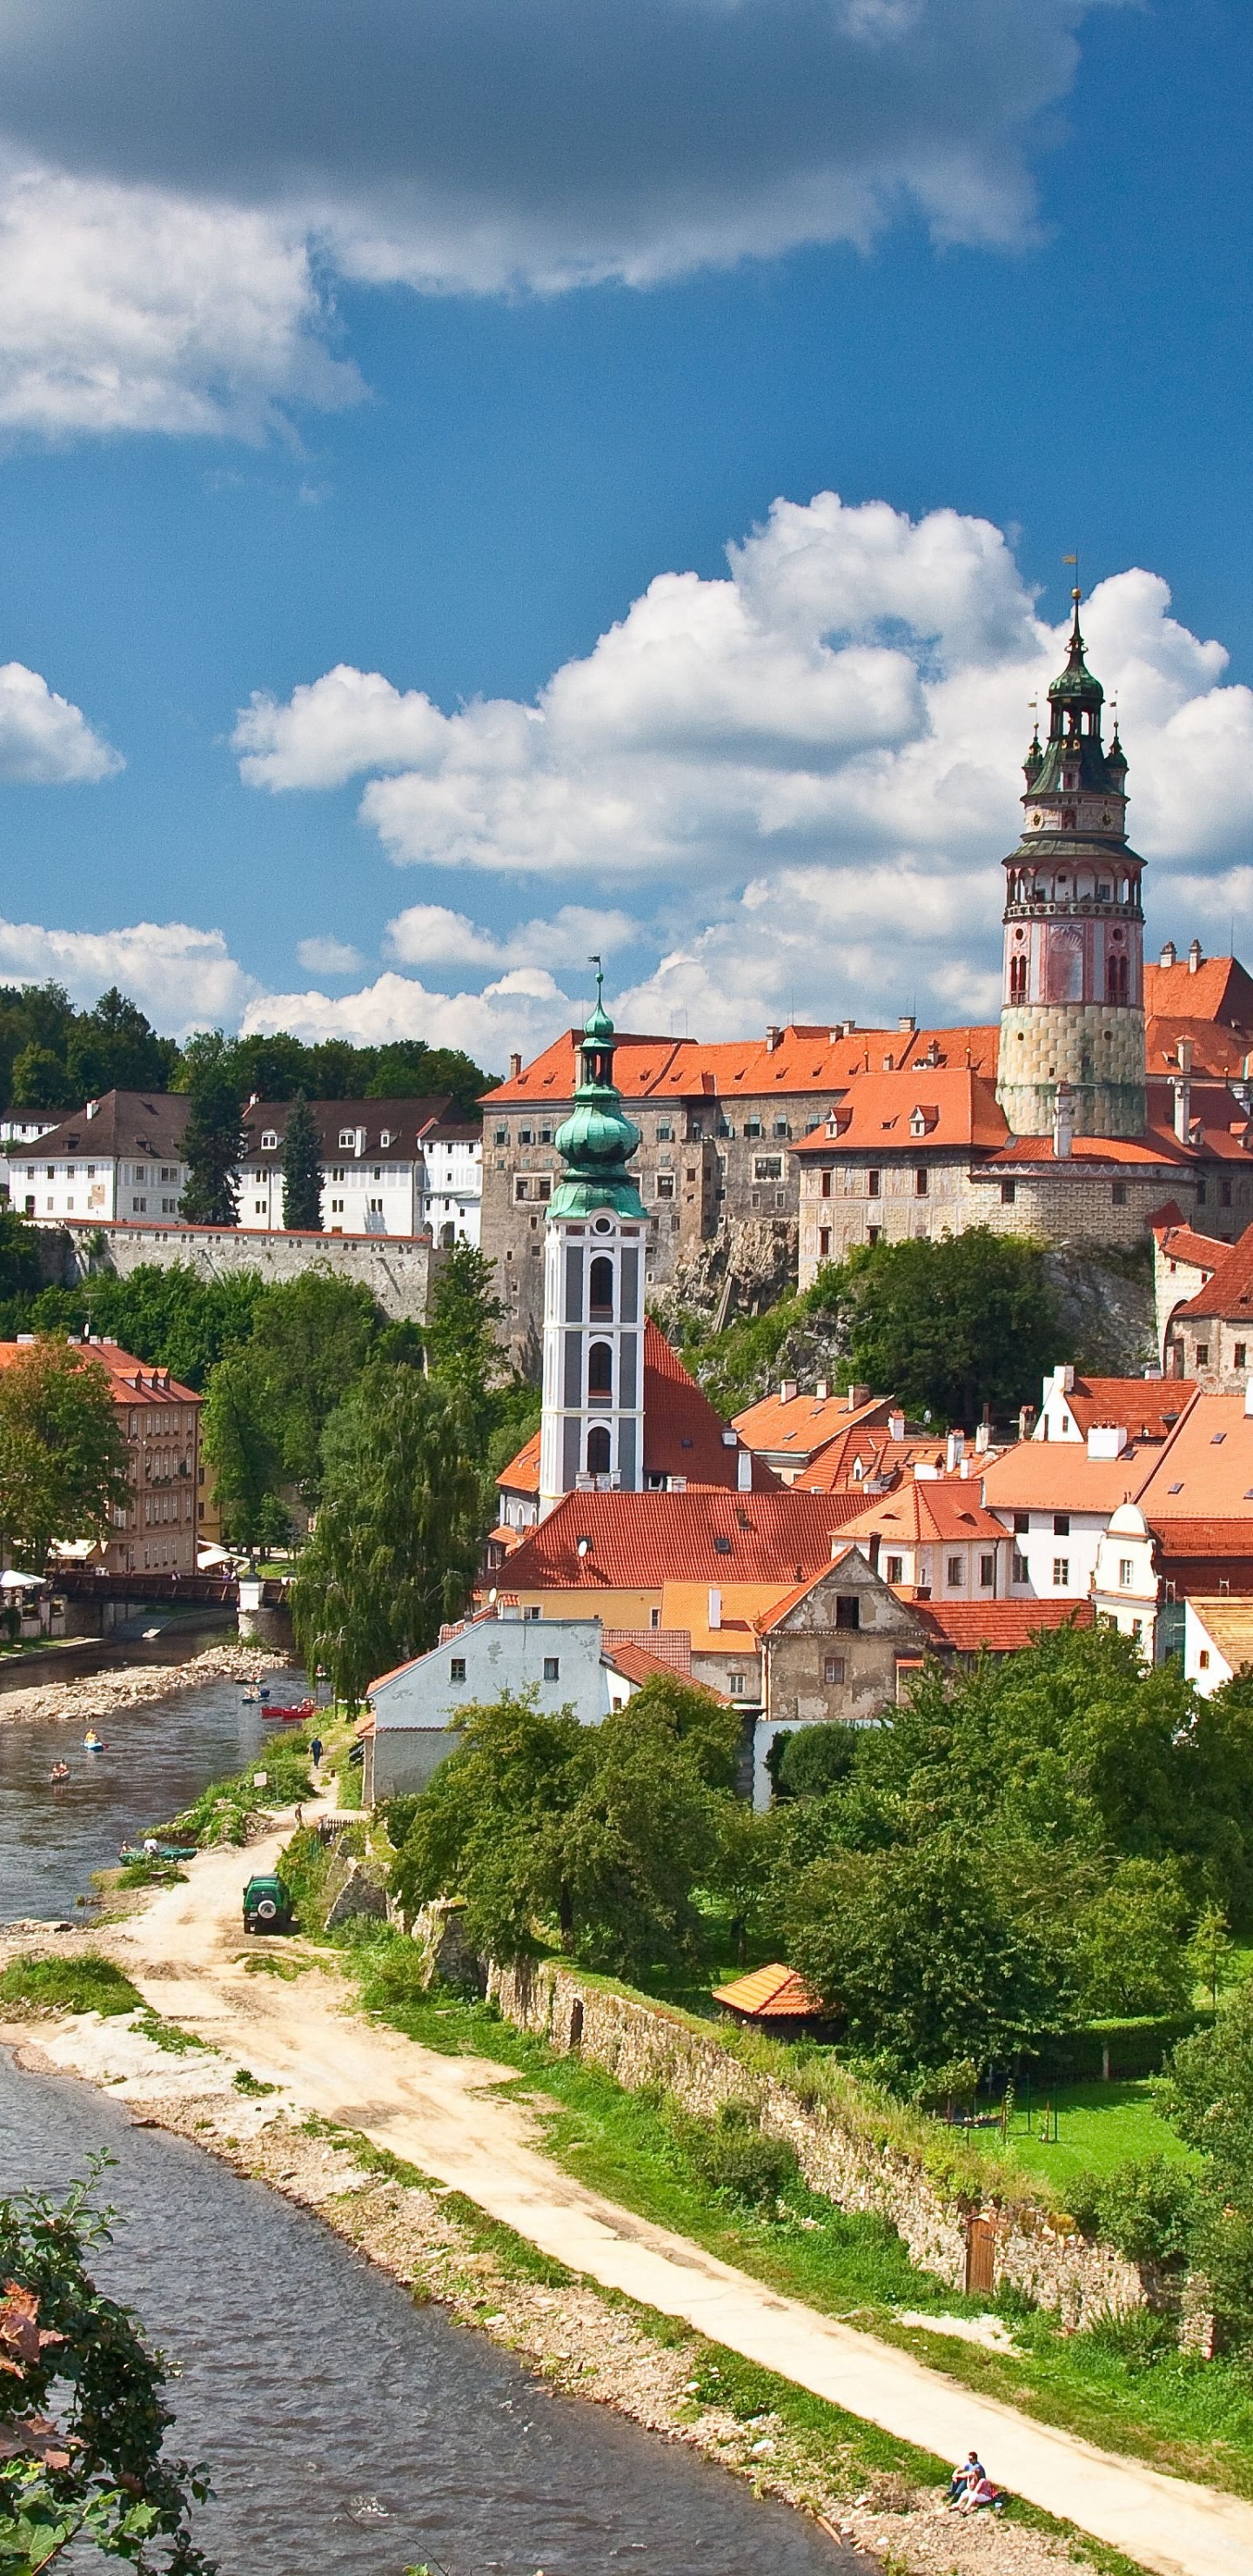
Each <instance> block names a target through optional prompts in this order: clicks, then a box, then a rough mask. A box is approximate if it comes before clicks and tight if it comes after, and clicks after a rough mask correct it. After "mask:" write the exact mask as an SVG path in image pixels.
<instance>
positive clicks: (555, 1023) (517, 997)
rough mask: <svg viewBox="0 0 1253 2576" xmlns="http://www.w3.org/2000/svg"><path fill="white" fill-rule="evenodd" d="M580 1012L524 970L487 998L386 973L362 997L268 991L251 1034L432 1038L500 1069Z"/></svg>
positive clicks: (250, 1019) (246, 1027) (545, 979)
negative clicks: (437, 988)
mask: <svg viewBox="0 0 1253 2576" xmlns="http://www.w3.org/2000/svg"><path fill="white" fill-rule="evenodd" d="M575 1009H576V1006H575V1004H574V1003H573V1002H571V1001H570V1000H569V998H568V997H567V995H566V994H564V993H563V992H562V990H561V988H560V986H559V985H558V984H557V983H555V982H554V979H553V977H552V976H551V975H548V974H545V973H544V972H543V971H542V970H541V969H539V968H536V967H518V968H515V969H514V970H513V972H511V973H510V974H508V975H502V976H501V977H500V978H499V979H498V980H497V981H496V982H495V983H492V984H487V985H485V986H484V989H483V991H482V992H481V993H440V992H432V991H430V990H428V988H427V987H426V986H425V985H424V984H422V983H420V982H419V981H418V979H417V977H416V976H411V975H394V974H383V975H380V976H379V977H378V978H377V980H376V981H375V982H374V983H373V984H367V985H365V986H364V987H363V988H362V990H361V991H360V992H357V993H342V994H340V995H338V996H336V997H334V998H332V996H331V995H330V994H328V993H321V992H317V991H311V992H307V993H265V994H261V995H259V996H258V997H257V998H256V999H254V1000H253V1001H251V1002H250V1003H249V1004H248V1007H247V1009H246V1010H245V1012H244V1016H243V1022H242V1027H243V1033H244V1035H245V1036H249V1035H251V1034H253V1033H254V1032H257V1031H260V1032H262V1033H264V1034H270V1033H271V1032H273V1031H274V1030H277V1029H287V1030H290V1032H291V1033H292V1035H293V1036H294V1037H299V1038H304V1039H306V1040H307V1041H308V1042H309V1043H310V1044H312V1043H314V1042H315V1041H316V1040H318V1039H321V1038H347V1039H348V1040H349V1042H350V1044H352V1045H354V1046H383V1045H386V1044H387V1043H388V1042H389V1041H390V1040H392V1039H394V1038H425V1039H426V1041H427V1043H428V1045H430V1046H448V1047H463V1048H464V1049H465V1051H466V1053H467V1054H468V1055H472V1056H473V1057H474V1058H475V1059H476V1061H477V1062H478V1063H479V1064H482V1065H484V1066H485V1067H487V1068H489V1069H491V1068H494V1069H495V1070H497V1071H499V1070H500V1069H501V1068H502V1067H503V1066H504V1065H505V1064H506V1063H507V1061H508V1058H509V1055H510V1053H511V1051H512V1050H513V1049H514V1048H515V1047H516V1048H518V1049H520V1051H521V1053H522V1054H523V1055H524V1056H530V1055H534V1054H536V1053H537V1052H538V1051H539V1049H540V1048H541V1047H544V1046H547V1045H548V1044H549V1043H550V1042H551V1040H552V1039H553V1038H554V1037H555V1036H556V1035H557V1032H558V1031H559V1030H560V1029H563V1028H567V1027H569V1026H570V1025H571V1022H572V1020H573V1018H574V1016H575Z"/></svg>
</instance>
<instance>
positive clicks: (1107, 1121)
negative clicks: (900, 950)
mask: <svg viewBox="0 0 1253 2576" xmlns="http://www.w3.org/2000/svg"><path fill="white" fill-rule="evenodd" d="M1072 595H1073V598H1074V603H1075V618H1074V626H1073V628H1072V630H1071V637H1070V658H1069V661H1068V662H1067V664H1066V668H1065V670H1064V671H1063V672H1062V674H1061V677H1060V679H1057V680H1054V682H1053V684H1052V687H1051V688H1050V690H1049V735H1048V741H1047V742H1046V743H1043V744H1042V743H1041V741H1040V734H1039V727H1038V726H1037V728H1036V734H1035V739H1034V741H1033V742H1032V745H1031V749H1030V751H1029V752H1028V754H1027V758H1026V761H1025V762H1024V764H1023V767H1024V774H1025V777H1026V781H1027V792H1026V795H1025V796H1024V797H1023V800H1022V801H1023V808H1024V813H1025V818H1026V819H1025V825H1024V829H1023V835H1022V839H1021V841H1020V842H1019V844H1018V847H1017V849H1016V850H1015V851H1014V852H1013V854H1012V856H1011V857H1009V858H1008V859H1006V861H1005V876H1006V904H1005V983H1004V992H1003V996H1002V1005H1001V1041H1000V1057H999V1070H998V1076H997V1085H996V1096H997V1099H998V1100H999V1101H1000V1104H1001V1107H1002V1109H1003V1110H1004V1112H1005V1116H1006V1118H1007V1119H1008V1121H1009V1126H1010V1130H1011V1133H1012V1134H1014V1135H1016V1136H1043V1135H1047V1134H1049V1133H1050V1131H1052V1132H1053V1133H1054V1134H1055V1135H1056V1136H1057V1138H1058V1141H1059V1142H1061V1141H1062V1139H1063V1138H1064V1137H1067V1136H1069V1135H1071V1134H1073V1135H1076V1136H1139V1135H1142V1134H1143V1133H1144V1129H1145V1124H1146V1119H1147V1095H1146V1091H1145V1055H1144V914H1143V911H1142V909H1141V904H1140V877H1141V873H1142V870H1143V867H1144V861H1143V860H1142V859H1140V858H1137V856H1136V853H1135V851H1134V850H1131V849H1129V848H1128V846H1127V794H1126V786H1127V763H1126V761H1125V759H1124V757H1123V751H1122V745H1121V744H1120V742H1119V739H1118V727H1117V724H1115V727H1114V738H1113V741H1112V742H1111V744H1110V747H1109V750H1108V751H1106V750H1105V749H1104V748H1103V746H1102V741H1101V710H1102V707H1103V705H1104V700H1105V692H1104V690H1103V689H1102V687H1101V684H1100V681H1099V680H1094V679H1093V677H1092V674H1091V672H1090V671H1089V670H1088V668H1087V666H1086V664H1085V662H1084V658H1083V637H1082V635H1081V634H1080V632H1079V602H1080V598H1081V596H1082V594H1081V592H1079V591H1078V590H1076V591H1075V592H1074V593H1073V594H1072Z"/></svg>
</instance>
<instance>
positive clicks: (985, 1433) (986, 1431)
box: [975, 1422, 992, 1458]
mask: <svg viewBox="0 0 1253 2576" xmlns="http://www.w3.org/2000/svg"><path fill="white" fill-rule="evenodd" d="M991 1446H992V1425H991V1423H990V1422H981V1423H980V1425H979V1428H978V1430H977V1431H976V1433H975V1447H976V1449H977V1450H978V1453H979V1456H980V1457H981V1458H982V1457H984V1456H985V1455H986V1453H987V1451H988V1450H989V1449H990V1448H991Z"/></svg>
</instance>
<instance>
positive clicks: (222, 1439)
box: [201, 1350, 280, 1549]
mask: <svg viewBox="0 0 1253 2576" xmlns="http://www.w3.org/2000/svg"><path fill="white" fill-rule="evenodd" d="M201 1428H202V1434H203V1439H204V1450H205V1456H206V1458H208V1459H209V1460H210V1462H211V1464H212V1466H213V1470H214V1474H215V1476H216V1479H217V1490H218V1499H219V1502H220V1503H221V1505H222V1508H223V1516H224V1520H225V1523H226V1526H227V1527H228V1528H229V1530H230V1534H231V1536H232V1538H233V1539H235V1540H236V1541H237V1543H238V1544H239V1546H240V1547H246V1548H250V1549H251V1548H257V1547H260V1546H261V1545H262V1544H263V1543H264V1542H265V1541H266V1540H267V1539H268V1538H269V1537H270V1534H271V1525H272V1520H273V1508H274V1505H275V1503H276V1502H277V1498H278V1483H279V1472H280V1460H279V1452H278V1448H277V1445H276V1443H275V1442H274V1440H272V1439H271V1437H270V1435H269V1433H268V1432H267V1430H266V1429H265V1426H264V1424H263V1423H262V1421H261V1419H260V1414H259V1410H258V1406H257V1401H256V1387H255V1379H254V1372H253V1367H252V1363H251V1357H250V1354H249V1352H248V1351H247V1350H243V1351H231V1352H228V1354H227V1356H226V1358H225V1359H223V1360H219V1362H218V1365H217V1367H216V1368H215V1370H214V1372H213V1375H212V1377H211V1378H210V1380H209V1392H208V1395H207V1397H206V1399H205V1407H204V1413H203V1415H202V1417H201Z"/></svg>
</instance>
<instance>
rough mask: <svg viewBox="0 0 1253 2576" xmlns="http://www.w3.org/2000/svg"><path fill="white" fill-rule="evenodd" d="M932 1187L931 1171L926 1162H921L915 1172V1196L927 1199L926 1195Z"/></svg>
mask: <svg viewBox="0 0 1253 2576" xmlns="http://www.w3.org/2000/svg"><path fill="white" fill-rule="evenodd" d="M930 1187H931V1176H930V1173H929V1172H928V1170H927V1166H926V1164H925V1163H920V1164H919V1166H918V1169H917V1171H916V1172H915V1174H914V1197H915V1198H916V1199H925V1197H926V1195H927V1192H928V1190H929V1189H930Z"/></svg>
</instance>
